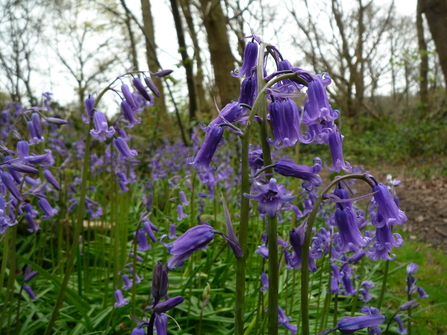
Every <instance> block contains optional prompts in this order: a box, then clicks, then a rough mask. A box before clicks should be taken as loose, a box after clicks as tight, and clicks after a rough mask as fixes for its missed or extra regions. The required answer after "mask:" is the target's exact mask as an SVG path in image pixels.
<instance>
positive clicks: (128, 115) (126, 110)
mask: <svg viewBox="0 0 447 335" xmlns="http://www.w3.org/2000/svg"><path fill="white" fill-rule="evenodd" d="M121 110H122V111H123V115H124V119H125V120H126V123H127V125H126V127H127V128H133V126H134V125H136V124H139V123H141V118H140V117H139V118H136V117H135V115H134V112H133V110H132V107H131V106H130V104H129V101H128V100H123V101H121Z"/></svg>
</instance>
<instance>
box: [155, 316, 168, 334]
mask: <svg viewBox="0 0 447 335" xmlns="http://www.w3.org/2000/svg"><path fill="white" fill-rule="evenodd" d="M154 325H155V329H156V331H157V335H168V316H167V315H166V314H165V313H157V314H156V315H155V320H154Z"/></svg>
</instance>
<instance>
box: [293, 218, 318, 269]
mask: <svg viewBox="0 0 447 335" xmlns="http://www.w3.org/2000/svg"><path fill="white" fill-rule="evenodd" d="M306 227H307V223H306V222H303V223H302V224H301V225H299V226H298V227H297V228H294V229H292V230H291V231H290V233H289V238H290V245H291V246H292V249H293V251H294V253H293V254H292V255H291V257H290V258H289V261H291V263H289V264H288V265H289V266H290V267H291V268H293V269H295V270H298V269H301V265H302V246H303V244H304V238H305V235H306ZM316 258H318V257H315V255H313V254H312V253H311V252H309V265H308V268H309V271H310V272H316V271H317V266H316V264H315V259H316Z"/></svg>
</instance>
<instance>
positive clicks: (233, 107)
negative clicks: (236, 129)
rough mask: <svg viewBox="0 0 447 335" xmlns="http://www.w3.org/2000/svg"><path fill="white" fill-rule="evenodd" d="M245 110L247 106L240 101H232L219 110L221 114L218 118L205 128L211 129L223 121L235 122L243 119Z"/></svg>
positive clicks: (206, 129)
mask: <svg viewBox="0 0 447 335" xmlns="http://www.w3.org/2000/svg"><path fill="white" fill-rule="evenodd" d="M244 112H245V108H244V107H242V106H241V105H239V102H237V101H232V102H230V103H229V104H227V105H226V106H225V107H224V108H223V109H222V110H221V111H218V113H219V115H218V116H217V118H216V119H214V120H213V121H211V122H210V124H209V125H208V127H206V128H204V130H205V131H208V129H211V128H212V127H213V126H217V125H220V124H222V123H234V122H237V121H241V120H242V119H243V117H244Z"/></svg>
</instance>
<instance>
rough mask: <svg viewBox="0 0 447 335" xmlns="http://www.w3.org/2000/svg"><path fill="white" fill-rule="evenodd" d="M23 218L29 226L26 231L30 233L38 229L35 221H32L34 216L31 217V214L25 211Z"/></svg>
mask: <svg viewBox="0 0 447 335" xmlns="http://www.w3.org/2000/svg"><path fill="white" fill-rule="evenodd" d="M25 220H26V221H27V222H28V224H29V227H30V228H29V229H28V231H29V232H30V233H33V232H35V231H37V230H39V229H40V226H39V225H38V224H37V223H36V221H34V218H33V216H32V215H31V214H30V213H25Z"/></svg>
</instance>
